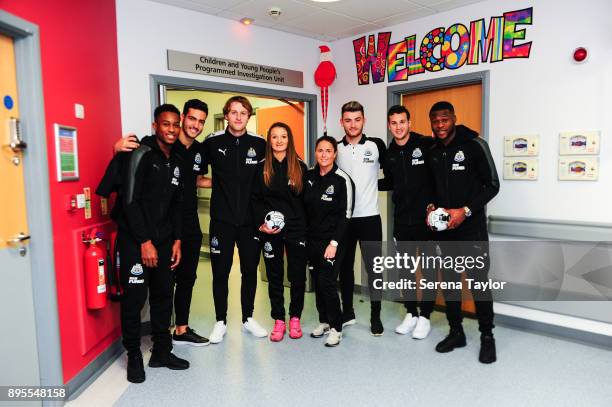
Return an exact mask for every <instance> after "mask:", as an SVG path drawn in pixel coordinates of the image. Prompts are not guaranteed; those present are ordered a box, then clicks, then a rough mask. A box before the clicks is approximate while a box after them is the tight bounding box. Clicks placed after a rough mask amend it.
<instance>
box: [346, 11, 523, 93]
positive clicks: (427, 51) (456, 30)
mask: <svg viewBox="0 0 612 407" xmlns="http://www.w3.org/2000/svg"><path fill="white" fill-rule="evenodd" d="M532 17H533V7H530V8H526V9H522V10H515V11H509V12H506V13H503V15H501V16H494V17H491V19H490V21H489V26H488V28H487V26H486V22H485V19H484V18H481V19H479V20H474V21H472V22H470V24H469V26H470V28H469V30H468V28H467V26H465V25H464V24H461V23H456V24H453V25H451V26H449V27H448V28H445V27H435V28H433V29H432V30H431V31H429V32H428V33H427V34H425V35H424V36H423V39H422V40H421V43H420V46H419V47H418V49H417V36H416V34H413V35H410V36H408V37H405V38H404V39H403V40H402V41H399V42H396V43H393V44H390V43H389V42H390V40H391V33H390V32H380V33H378V42H376V38H375V36H374V35H369V36H368V40H367V43H366V37H365V36H364V37H361V38H358V39H356V40H354V41H353V48H354V52H355V64H356V69H357V82H358V84H359V85H368V84H369V83H370V72H371V73H372V82H373V83H380V82H384V80H385V76H387V77H388V81H389V82H399V81H407V80H408V78H409V77H410V76H413V75H418V74H422V73H424V72H439V71H442V70H443V69H458V68H461V67H462V66H464V65H465V64H466V63H467V64H468V65H478V64H479V63H480V62H483V63H484V62H487V61H489V62H501V61H505V60H506V59H510V58H529V53H530V52H531V41H530V42H526V43H523V44H517V43H515V41H517V40H524V39H525V37H526V32H525V31H526V30H525V29H524V28H522V29H519V27H518V26H520V25H531V24H532Z"/></svg>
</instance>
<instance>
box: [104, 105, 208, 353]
mask: <svg viewBox="0 0 612 407" xmlns="http://www.w3.org/2000/svg"><path fill="white" fill-rule="evenodd" d="M207 116H208V106H207V105H206V103H204V102H202V101H201V100H199V99H190V100H188V101H187V102H185V104H184V106H183V114H182V115H181V131H180V133H179V137H178V138H179V139H178V140H177V142H176V143H174V145H173V149H174V150H175V152H176V153H177V154H179V155H180V156H181V157H182V158H183V160H182V163H183V167H182V168H181V175H182V185H183V202H182V208H183V218H182V239H181V262H180V263H179V265H178V266H177V267H176V268H175V270H174V282H175V293H174V313H175V329H174V333H173V334H172V343H173V344H174V345H184V344H187V345H192V346H205V345H208V339H206V338H205V337H203V336H201V335H198V334H197V333H196V332H195V330H193V329H191V327H190V326H189V310H190V307H191V297H192V293H193V286H194V284H195V280H196V278H197V269H198V263H199V260H200V248H201V246H202V231H201V230H200V222H199V219H198V196H197V185H196V180H197V179H199V178H200V177H201V176H203V175H204V174H206V167H205V166H204V165H203V158H202V151H201V150H202V148H201V143H200V142H198V141H197V140H196V137H198V136H199V135H200V134H201V133H202V129H203V128H204V124H205V122H206V117H207ZM139 145H140V144H139V142H138V138H136V135H135V134H128V135H127V136H125V137H123V138H121V139H120V140H118V141H117V142H116V143H115V147H114V149H115V152H116V153H120V152H129V151H133V150H134V149H136V148H138V146H139ZM118 158H119V154H118ZM104 191H105V190H103V191H102V192H104ZM107 195H108V194H107Z"/></svg>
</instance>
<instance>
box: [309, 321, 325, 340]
mask: <svg viewBox="0 0 612 407" xmlns="http://www.w3.org/2000/svg"><path fill="white" fill-rule="evenodd" d="M328 333H329V324H326V323H320V324H319V326H318V327H316V328H315V329H313V331H312V332H311V333H310V337H311V338H321V337H322V336H323V335H327V334H328Z"/></svg>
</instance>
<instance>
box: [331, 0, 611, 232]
mask: <svg viewBox="0 0 612 407" xmlns="http://www.w3.org/2000/svg"><path fill="white" fill-rule="evenodd" d="M530 6H533V25H531V26H528V25H523V26H520V27H519V28H525V29H526V30H527V31H526V32H527V37H526V40H525V41H533V45H532V50H531V57H530V58H529V59H508V60H504V61H502V62H497V63H494V64H491V63H480V64H479V65H475V66H468V65H464V66H463V67H461V68H459V69H457V70H454V71H451V70H443V71H441V72H437V73H430V72H426V73H423V74H420V75H416V76H411V77H409V79H408V82H407V83H411V82H415V81H421V80H427V79H434V78H440V77H442V76H447V75H457V74H459V75H460V74H465V73H468V72H475V71H481V70H490V73H491V76H490V78H491V94H490V96H491V98H490V106H489V112H490V116H489V119H490V133H489V135H488V137H489V143H490V147H491V151H492V153H493V157H494V159H495V161H496V165H497V169H498V173H499V174H500V177H501V175H502V165H503V138H504V136H506V135H512V134H521V133H522V134H533V133H538V134H540V139H541V152H540V168H541V170H540V171H541V172H540V178H539V180H538V181H536V182H524V181H518V182H517V181H505V182H504V181H503V180H502V185H501V191H500V194H499V195H498V196H497V197H496V198H495V199H494V200H493V201H492V202H491V204H490V205H489V214H490V215H498V216H517V217H527V218H539V219H560V220H574V221H593V222H612V211H610V210H609V209H608V208H609V206H610V202H611V201H612V189H611V188H610V187H609V185H610V180H611V171H612V142H610V140H609V139H608V138H609V136H610V134H612V121H611V120H609V117H610V112H612V75H610V72H612V52H611V51H612V46H611V45H610V44H611V42H610V38H611V37H612V25H610V23H609V21H608V18H609V16H610V15H612V2H610V1H608V0H585V1H581V2H569V1H555V0H531V1H503V2H500V1H488V2H482V3H477V4H474V5H471V6H467V7H462V8H458V9H454V10H451V11H449V12H446V13H441V14H437V15H434V16H430V17H426V18H422V19H419V20H416V21H410V22H407V23H403V24H399V25H396V26H392V27H387V28H384V29H380V30H378V31H376V32H374V33H378V32H382V31H392V33H393V34H392V36H391V42H392V43H393V42H398V41H400V40H401V39H402V38H404V37H405V36H409V35H413V34H416V35H417V45H418V44H420V41H421V39H422V38H423V36H424V35H425V34H426V33H427V32H429V31H430V30H431V29H433V28H436V27H448V26H450V25H452V24H454V23H458V22H461V23H463V24H464V25H466V26H467V27H468V28H469V23H470V21H472V20H476V19H480V18H484V19H485V21H486V23H487V28H488V25H489V18H490V17H491V16H499V15H502V14H503V13H504V12H508V11H513V10H519V9H522V8H527V7H530ZM359 37H360V36H354V37H351V38H347V39H344V40H340V41H336V42H334V43H332V45H331V48H332V51H333V52H334V56H335V58H334V59H335V64H336V67H337V69H338V80H337V82H336V83H335V84H334V86H333V87H332V90H331V94H332V95H331V101H330V113H329V123H330V126H329V127H330V134H337V135H340V134H341V133H342V132H341V128H340V126H339V124H338V120H339V106H340V105H341V104H342V103H343V102H345V101H348V100H352V99H355V100H359V101H361V102H362V103H363V105H364V106H365V110H366V117H367V123H366V128H365V132H366V133H367V134H368V135H370V136H378V137H381V138H385V137H386V128H385V120H386V109H387V100H386V97H387V93H386V90H387V86H388V85H389V83H388V82H387V81H386V80H385V82H383V83H378V84H370V85H362V86H358V85H357V77H356V72H355V58H354V54H353V45H352V41H353V40H354V39H356V38H359ZM525 41H517V43H522V42H525ZM577 46H586V47H588V48H589V51H590V58H589V60H588V61H587V62H586V63H585V64H582V65H576V64H574V63H573V62H572V61H571V55H572V51H573V50H574V48H576V47H577ZM399 83H404V82H395V83H392V85H395V84H399ZM458 120H459V122H461V118H458ZM569 130H601V131H602V144H601V147H602V151H601V154H600V161H601V168H600V179H599V181H598V182H577V181H574V182H559V181H558V180H557V158H558V148H559V146H558V133H559V132H560V131H569Z"/></svg>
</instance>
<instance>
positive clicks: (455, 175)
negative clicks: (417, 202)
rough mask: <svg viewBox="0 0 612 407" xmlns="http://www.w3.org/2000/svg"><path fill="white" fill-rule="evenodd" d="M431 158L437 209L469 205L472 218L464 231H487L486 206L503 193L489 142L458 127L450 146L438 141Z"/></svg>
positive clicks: (465, 225) (465, 223) (468, 219)
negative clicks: (476, 229) (500, 189)
mask: <svg viewBox="0 0 612 407" xmlns="http://www.w3.org/2000/svg"><path fill="white" fill-rule="evenodd" d="M429 158H430V159H429V166H430V168H431V171H432V174H433V177H434V181H435V182H434V185H435V189H434V199H433V203H434V204H435V205H436V207H443V208H447V209H453V208H463V207H464V206H467V207H468V208H470V210H471V211H472V216H470V217H468V218H466V219H465V221H464V222H463V223H462V224H461V226H460V230H463V231H468V230H472V229H474V228H483V227H485V228H486V213H485V205H486V204H487V203H488V202H489V201H490V200H491V199H493V197H495V195H497V193H498V192H499V178H498V176H497V170H496V169H495V163H494V162H493V157H492V156H491V151H490V150H489V146H488V144H487V142H486V141H485V140H483V139H482V138H480V137H474V132H473V131H472V130H469V129H468V128H467V127H463V126H456V127H455V137H454V138H453V140H452V141H451V142H450V144H449V145H448V146H445V145H444V144H443V143H442V142H441V141H440V140H436V142H435V143H434V145H433V146H432V148H431V150H430V155H429Z"/></svg>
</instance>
